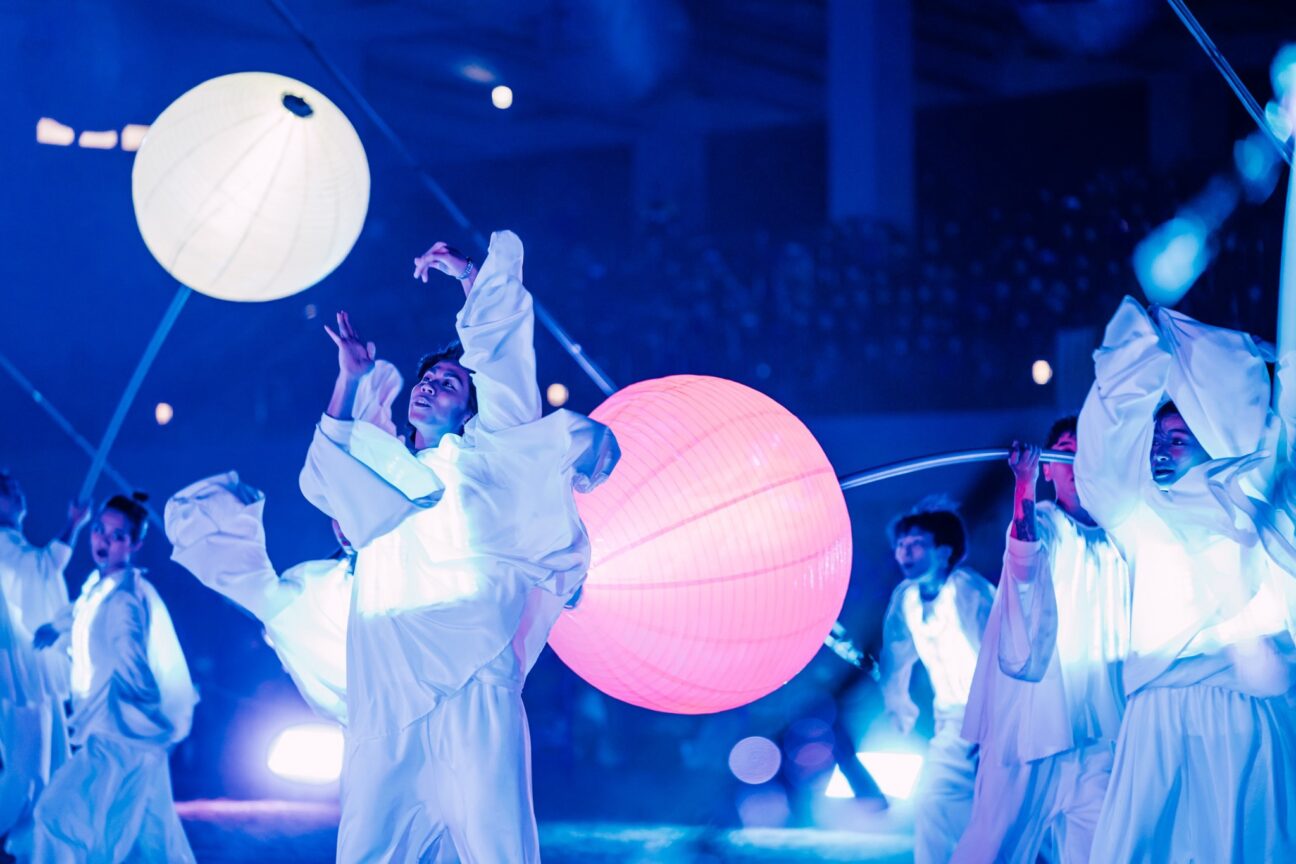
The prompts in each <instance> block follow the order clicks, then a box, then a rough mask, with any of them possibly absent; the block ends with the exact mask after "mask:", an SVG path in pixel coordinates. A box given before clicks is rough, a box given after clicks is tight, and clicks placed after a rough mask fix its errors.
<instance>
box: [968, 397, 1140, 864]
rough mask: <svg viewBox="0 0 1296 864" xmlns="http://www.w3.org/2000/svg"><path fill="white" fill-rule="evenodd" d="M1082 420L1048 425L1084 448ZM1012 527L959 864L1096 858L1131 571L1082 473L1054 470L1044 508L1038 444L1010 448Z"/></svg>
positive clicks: (984, 660)
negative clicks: (1101, 523)
mask: <svg viewBox="0 0 1296 864" xmlns="http://www.w3.org/2000/svg"><path fill="white" fill-rule="evenodd" d="M1075 433H1076V418H1075V417H1067V418H1063V419H1062V420H1059V421H1058V422H1057V423H1055V424H1054V425H1053V428H1052V429H1051V430H1049V435H1048V438H1047V439H1046V443H1047V445H1048V447H1049V448H1050V449H1053V450H1061V451H1066V452H1072V453H1074V452H1075V449H1076V434H1075ZM1009 464H1010V466H1011V467H1012V470H1013V474H1014V476H1015V477H1016V484H1015V493H1014V497H1013V523H1012V526H1011V528H1010V529H1009V532H1008V543H1007V549H1006V550H1005V552H1004V566H1003V575H1002V576H1001V578H1000V581H999V593H998V596H997V597H996V599H995V605H994V608H993V609H992V610H991V612H990V623H989V624H988V625H987V626H986V631H985V641H984V643H983V644H984V646H985V649H984V650H983V651H982V652H981V655H980V656H979V657H978V658H977V666H976V674H975V675H974V676H973V678H972V692H971V694H970V695H969V697H968V708H967V714H966V716H965V718H964V721H963V737H964V738H966V739H968V740H969V741H973V742H976V743H977V744H979V745H980V746H981V764H980V766H979V768H978V771H977V778H976V795H975V797H974V799H973V803H972V818H971V821H970V822H969V823H968V827H967V830H966V831H965V832H964V833H963V839H962V840H960V841H959V845H958V848H957V849H956V850H955V853H954V861H956V862H961V864H982V862H983V864H991V862H1003V864H1034V862H1035V860H1036V857H1037V856H1038V855H1039V853H1040V849H1041V848H1042V847H1044V846H1045V843H1046V841H1047V840H1049V839H1050V834H1051V839H1052V841H1053V842H1052V846H1051V848H1052V849H1053V851H1054V855H1055V858H1056V860H1057V861H1059V862H1060V864H1082V862H1087V861H1089V860H1090V859H1089V851H1090V847H1091V846H1092V845H1093V839H1094V827H1095V825H1096V824H1097V821H1098V813H1099V811H1100V810H1101V808H1102V802H1103V795H1104V793H1105V792H1106V791H1107V781H1108V779H1109V777H1110V775H1111V765H1112V753H1113V750H1114V749H1115V741H1116V734H1117V732H1118V731H1119V729H1120V720H1121V712H1122V711H1123V709H1124V702H1125V693H1124V689H1123V687H1122V684H1121V662H1122V660H1123V658H1124V656H1125V653H1126V651H1127V650H1128V632H1129V590H1130V589H1129V572H1128V570H1127V569H1126V567H1125V561H1124V560H1123V559H1122V558H1121V555H1120V551H1119V550H1118V549H1117V548H1116V546H1115V545H1114V544H1113V543H1112V542H1111V541H1110V540H1109V539H1108V537H1107V535H1106V534H1105V533H1104V532H1103V530H1102V529H1101V528H1099V527H1098V526H1097V524H1095V522H1094V520H1093V518H1092V517H1091V516H1090V515H1089V514H1088V513H1087V512H1085V509H1084V507H1083V506H1081V504H1080V499H1079V497H1078V495H1077V493H1076V481H1075V472H1074V471H1073V469H1072V467H1071V466H1069V465H1065V464H1062V463H1047V464H1045V465H1044V466H1043V469H1042V470H1043V473H1044V479H1045V480H1048V481H1049V482H1051V483H1052V484H1053V488H1054V491H1055V495H1056V500H1055V501H1054V502H1048V501H1044V502H1041V503H1040V504H1039V505H1038V507H1036V502H1035V494H1036V484H1037V480H1038V476H1039V473H1040V470H1041V469H1040V464H1039V448H1037V447H1032V446H1029V445H1021V444H1018V443H1016V442H1014V444H1013V452H1012V454H1011V456H1010V457H1009Z"/></svg>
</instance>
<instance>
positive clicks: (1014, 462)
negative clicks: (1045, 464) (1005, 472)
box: [1008, 441, 1040, 485]
mask: <svg viewBox="0 0 1296 864" xmlns="http://www.w3.org/2000/svg"><path fill="white" fill-rule="evenodd" d="M1039 463H1040V448H1039V447H1037V446H1036V445H1034V444H1025V443H1023V442H1021V441H1014V442H1013V443H1012V447H1011V448H1010V449H1009V451H1008V467H1009V468H1011V469H1012V472H1013V476H1014V477H1016V478H1017V482H1018V483H1021V484H1031V485H1034V483H1035V481H1036V480H1038V479H1039Z"/></svg>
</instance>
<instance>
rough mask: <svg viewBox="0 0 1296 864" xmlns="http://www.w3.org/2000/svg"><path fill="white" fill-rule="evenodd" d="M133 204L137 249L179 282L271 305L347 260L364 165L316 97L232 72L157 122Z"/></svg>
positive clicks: (359, 221)
mask: <svg viewBox="0 0 1296 864" xmlns="http://www.w3.org/2000/svg"><path fill="white" fill-rule="evenodd" d="M131 193H132V196H133V198H134V201H135V219H136V221H137V222H138V223H139V229H140V234H141V235H143V237H144V243H145V244H146V245H147V246H148V248H149V251H150V252H152V253H153V257H154V258H156V259H157V260H158V262H159V263H160V264H161V265H162V266H163V267H164V268H165V269H166V270H167V272H169V273H170V274H171V275H172V276H174V277H175V278H176V279H177V280H179V281H180V282H182V283H184V284H185V285H188V286H189V287H190V288H192V289H194V290H195V291H199V292H201V293H203V294H207V295H209V296H212V297H216V298H219V299H222V300H238V301H264V300H274V299H277V298H279V297H286V296H288V295H290V294H296V293H297V292H298V291H303V290H305V289H306V288H309V287H310V286H312V285H314V284H315V283H316V282H318V281H319V280H321V279H323V278H324V277H325V276H327V275H328V274H329V273H331V272H332V271H333V269H334V268H335V267H337V265H338V264H340V263H341V262H342V260H343V259H344V258H346V256H347V253H348V252H350V251H351V247H352V245H354V243H355V241H356V238H357V237H358V236H359V235H360V229H361V227H363V225H364V220H365V213H366V211H367V210H368V208H369V164H368V162H367V161H366V160H365V153H364V147H363V146H362V145H361V144H360V138H359V136H358V135H356V132H355V129H353V128H352V126H351V123H350V122H349V121H348V120H347V118H346V117H345V116H344V115H343V114H342V112H341V111H339V110H338V108H337V106H335V105H334V104H333V103H332V102H330V101H329V100H328V98H327V97H325V96H324V94H322V93H320V92H319V91H318V90H316V89H315V88H313V87H311V86H309V85H307V84H303V83H302V82H300V81H296V80H294V79H292V78H286V77H284V76H282V75H274V74H272V73H269V72H241V73H238V74H234V75H223V76H221V77H219V78H213V79H211V80H210V81H205V82H203V83H202V84H199V85H198V86H197V87H195V88H193V89H192V90H190V91H189V92H188V93H185V94H184V95H183V96H181V97H180V98H179V99H177V100H176V101H174V102H172V103H171V105H170V106H168V107H167V109H166V110H165V111H163V112H162V114H161V116H159V117H158V118H157V120H156V121H154V123H153V124H152V125H151V126H150V127H149V130H148V133H147V134H146V135H145V136H144V140H143V142H142V143H141V144H140V148H139V152H138V153H137V154H136V156H135V167H134V171H133V174H132V177H131Z"/></svg>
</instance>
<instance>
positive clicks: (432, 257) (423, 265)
mask: <svg viewBox="0 0 1296 864" xmlns="http://www.w3.org/2000/svg"><path fill="white" fill-rule="evenodd" d="M467 268H468V256H466V255H464V254H463V253H462V252H460V251H459V250H458V249H455V248H454V247H452V246H449V245H447V244H446V243H444V242H441V241H438V242H436V243H433V244H432V248H431V249H429V250H428V251H426V252H424V253H423V254H422V255H420V256H419V257H417V258H415V259H414V278H415V279H422V280H423V281H424V282H426V281H427V277H428V271H430V270H440V271H441V272H442V273H445V274H446V275H447V276H454V277H455V278H456V279H457V278H459V274H460V273H462V272H464V270H466V269H467ZM472 275H475V274H471V275H470V276H469V278H468V279H466V280H464V281H466V282H471V281H472Z"/></svg>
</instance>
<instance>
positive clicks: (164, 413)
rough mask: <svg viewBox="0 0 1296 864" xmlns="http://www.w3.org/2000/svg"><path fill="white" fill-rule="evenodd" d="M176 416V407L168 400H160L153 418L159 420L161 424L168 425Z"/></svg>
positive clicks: (158, 422)
mask: <svg viewBox="0 0 1296 864" xmlns="http://www.w3.org/2000/svg"><path fill="white" fill-rule="evenodd" d="M174 416H175V409H174V408H172V407H171V405H170V403H168V402H159V403H157V407H156V408H154V409H153V419H154V420H156V421H157V424H158V425H159V426H165V425H167V424H168V423H170V422H171V418H172V417H174Z"/></svg>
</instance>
